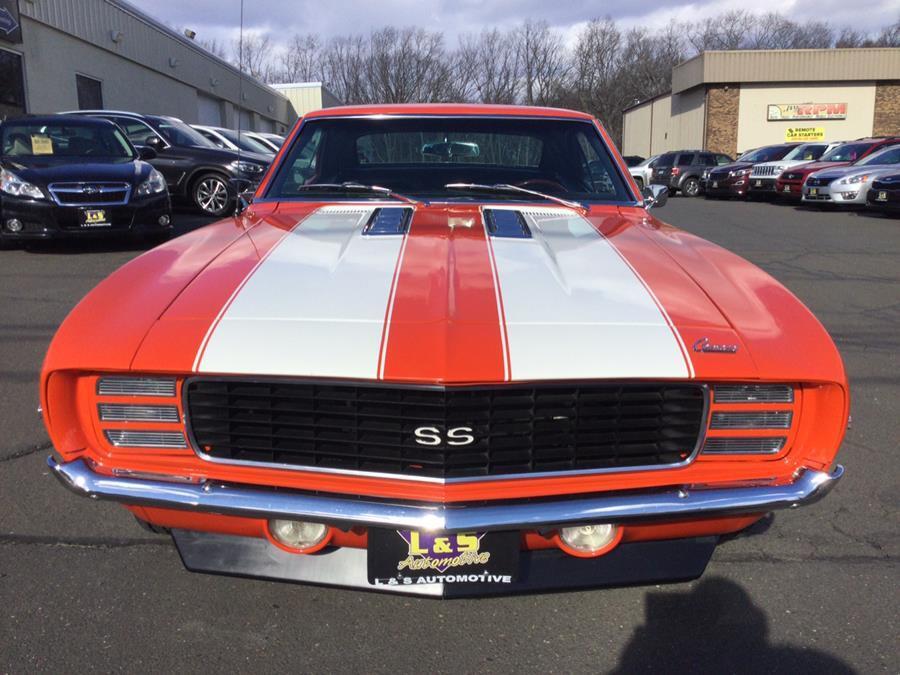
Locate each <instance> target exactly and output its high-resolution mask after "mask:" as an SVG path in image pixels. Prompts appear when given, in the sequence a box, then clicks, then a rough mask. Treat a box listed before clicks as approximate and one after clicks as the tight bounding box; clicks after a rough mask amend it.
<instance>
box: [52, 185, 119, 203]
mask: <svg viewBox="0 0 900 675" xmlns="http://www.w3.org/2000/svg"><path fill="white" fill-rule="evenodd" d="M48 189H49V190H50V194H52V195H53V197H54V199H56V201H57V202H59V203H60V204H62V205H77V206H92V205H97V206H103V205H116V204H125V203H126V202H127V201H128V197H129V194H130V192H131V187H130V186H129V185H128V183H53V184H51V185H50V186H49V187H48Z"/></svg>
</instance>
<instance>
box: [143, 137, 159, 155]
mask: <svg viewBox="0 0 900 675" xmlns="http://www.w3.org/2000/svg"><path fill="white" fill-rule="evenodd" d="M144 145H146V146H147V147H148V148H153V149H154V150H156V151H157V152H159V150H160V149H161V148H162V147H163V142H162V139H161V138H160V137H159V136H147V140H146V141H144Z"/></svg>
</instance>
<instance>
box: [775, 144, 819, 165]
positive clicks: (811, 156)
mask: <svg viewBox="0 0 900 675" xmlns="http://www.w3.org/2000/svg"><path fill="white" fill-rule="evenodd" d="M827 147H828V145H826V144H825V143H804V144H803V145H798V146H797V147H796V148H794V149H793V150H791V151H790V152H789V153H788V154H786V155H785V156H784V159H794V160H798V161H803V162H812V161H813V160H816V159H819V157H821V156H822V153H823V152H825V149H826V148H827Z"/></svg>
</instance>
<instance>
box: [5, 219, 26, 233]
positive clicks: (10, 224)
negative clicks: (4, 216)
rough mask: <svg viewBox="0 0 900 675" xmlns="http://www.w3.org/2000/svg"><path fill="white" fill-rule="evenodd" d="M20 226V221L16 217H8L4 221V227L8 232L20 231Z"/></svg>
mask: <svg viewBox="0 0 900 675" xmlns="http://www.w3.org/2000/svg"><path fill="white" fill-rule="evenodd" d="M22 227H23V225H22V221H21V220H19V219H18V218H10V219H9V220H7V221H6V229H7V230H9V231H10V232H21V231H22Z"/></svg>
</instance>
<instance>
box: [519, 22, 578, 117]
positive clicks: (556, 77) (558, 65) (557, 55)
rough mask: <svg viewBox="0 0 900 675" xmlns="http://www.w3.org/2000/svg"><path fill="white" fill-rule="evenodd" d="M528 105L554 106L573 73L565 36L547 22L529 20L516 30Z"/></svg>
mask: <svg viewBox="0 0 900 675" xmlns="http://www.w3.org/2000/svg"><path fill="white" fill-rule="evenodd" d="M514 39H515V43H516V44H517V46H518V50H519V54H518V60H519V65H520V67H521V77H522V87H523V90H524V91H523V98H524V101H523V102H524V103H525V104H526V105H552V104H554V103H555V102H557V101H559V100H561V99H562V98H563V96H564V91H565V89H566V86H567V79H568V76H569V72H570V63H569V57H568V54H567V52H566V48H565V45H564V44H563V39H562V37H561V36H560V35H559V34H557V33H554V32H553V31H551V30H550V27H549V26H548V25H547V22H546V21H532V20H530V19H528V20H526V21H525V22H523V23H522V25H521V26H519V28H518V29H516V30H515V32H514Z"/></svg>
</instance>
